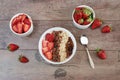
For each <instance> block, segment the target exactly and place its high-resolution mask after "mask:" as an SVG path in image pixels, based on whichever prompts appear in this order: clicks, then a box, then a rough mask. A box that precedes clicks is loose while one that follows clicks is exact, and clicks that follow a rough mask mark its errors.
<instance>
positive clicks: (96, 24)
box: [91, 18, 102, 29]
mask: <svg viewBox="0 0 120 80" xmlns="http://www.w3.org/2000/svg"><path fill="white" fill-rule="evenodd" d="M101 25H102V21H101V20H100V19H98V18H96V19H95V20H94V22H93V24H92V25H91V28H92V29H96V28H98V27H100V26H101Z"/></svg>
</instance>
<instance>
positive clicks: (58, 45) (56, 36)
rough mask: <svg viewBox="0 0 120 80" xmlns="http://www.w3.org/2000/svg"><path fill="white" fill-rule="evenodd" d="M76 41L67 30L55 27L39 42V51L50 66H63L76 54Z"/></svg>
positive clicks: (45, 33)
mask: <svg viewBox="0 0 120 80" xmlns="http://www.w3.org/2000/svg"><path fill="white" fill-rule="evenodd" d="M76 48H77V44H76V39H75V37H74V36H73V34H72V33H71V32H70V31H68V30H67V29H65V28H61V27H54V28H50V29H48V30H46V31H45V32H44V33H43V34H42V36H41V37H40V40H39V45H38V50H39V53H40V55H41V56H42V58H43V59H44V60H45V61H46V62H48V63H50V64H63V63H66V62H68V61H70V60H71V59H72V58H73V56H74V55H75V53H76Z"/></svg>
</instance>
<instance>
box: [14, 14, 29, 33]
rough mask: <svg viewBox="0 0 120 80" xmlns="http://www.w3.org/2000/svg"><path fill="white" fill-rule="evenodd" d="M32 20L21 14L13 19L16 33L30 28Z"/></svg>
mask: <svg viewBox="0 0 120 80" xmlns="http://www.w3.org/2000/svg"><path fill="white" fill-rule="evenodd" d="M30 26H31V22H30V19H29V18H28V16H27V15H25V14H21V15H19V16H17V17H15V18H14V19H13V21H12V29H13V31H15V32H16V33H19V34H22V33H25V32H27V31H28V30H29V29H30Z"/></svg>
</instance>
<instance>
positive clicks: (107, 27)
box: [101, 25, 112, 33]
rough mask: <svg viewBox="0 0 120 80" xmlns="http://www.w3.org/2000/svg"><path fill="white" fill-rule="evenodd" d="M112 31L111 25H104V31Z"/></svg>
mask: <svg viewBox="0 0 120 80" xmlns="http://www.w3.org/2000/svg"><path fill="white" fill-rule="evenodd" d="M111 31H112V28H111V27H110V26H109V25H106V26H104V27H103V28H102V30H101V32H102V33H109V32H111Z"/></svg>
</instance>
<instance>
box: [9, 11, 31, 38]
mask: <svg viewBox="0 0 120 80" xmlns="http://www.w3.org/2000/svg"><path fill="white" fill-rule="evenodd" d="M21 14H25V15H26V16H27V17H28V18H29V19H30V22H31V26H30V29H31V28H33V22H32V18H31V17H30V16H29V15H28V14H26V13H17V14H15V15H14V16H13V17H12V18H11V20H10V23H9V26H10V30H11V31H12V32H13V33H14V34H16V35H20V36H24V35H26V34H28V33H29V31H30V29H29V30H28V31H27V32H25V33H22V34H19V33H16V32H15V31H13V29H12V21H13V19H14V18H15V17H17V16H19V15H21Z"/></svg>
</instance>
